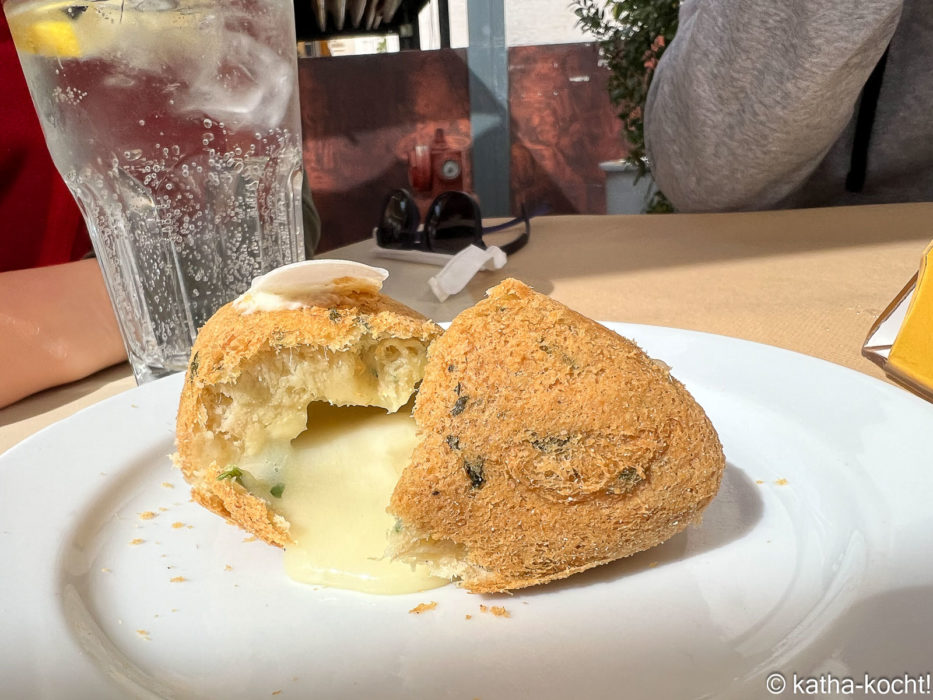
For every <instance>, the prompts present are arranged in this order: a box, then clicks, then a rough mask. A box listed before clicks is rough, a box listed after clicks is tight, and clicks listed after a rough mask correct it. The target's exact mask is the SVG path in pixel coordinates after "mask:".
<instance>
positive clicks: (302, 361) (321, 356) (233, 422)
mask: <svg viewBox="0 0 933 700" xmlns="http://www.w3.org/2000/svg"><path fill="white" fill-rule="evenodd" d="M424 365H425V346H424V344H423V343H422V342H421V341H419V340H416V339H398V338H387V339H383V340H378V341H372V340H370V341H364V342H362V343H361V344H360V345H359V346H357V347H354V348H352V349H348V350H344V351H338V352H330V351H328V350H326V349H324V348H320V347H307V346H302V347H295V348H288V349H286V350H283V351H280V352H272V353H268V354H264V355H259V356H257V357H255V358H254V359H253V360H252V361H251V362H250V363H248V364H247V365H246V366H245V367H244V368H243V370H242V371H241V372H240V374H239V375H238V376H237V378H236V380H235V381H233V382H222V383H218V384H215V385H213V386H211V387H210V388H209V389H207V390H206V396H205V406H207V414H206V421H205V427H206V428H207V430H208V432H209V433H210V436H211V437H210V439H207V440H205V441H204V442H203V446H202V450H201V458H200V461H202V462H203V463H207V464H209V463H212V462H215V463H218V464H221V465H225V466H226V465H230V466H233V465H235V466H237V467H239V468H240V469H241V470H242V471H249V472H250V474H251V475H252V477H253V478H254V479H256V480H258V481H270V480H271V479H272V478H274V474H273V472H274V471H275V470H277V469H278V467H279V466H281V462H282V460H283V459H285V458H286V456H287V450H288V445H289V443H290V442H291V441H292V440H293V439H295V438H296V437H298V435H300V434H301V433H302V432H303V431H304V430H305V429H307V428H309V427H310V428H311V429H313V425H312V426H308V406H309V405H310V404H311V403H312V402H314V401H326V402H328V403H330V404H333V405H336V406H380V407H382V408H385V409H386V410H387V411H390V412H394V411H397V410H398V409H399V408H400V407H401V406H403V405H405V403H406V402H407V401H408V399H409V398H410V397H411V395H412V392H413V391H414V388H415V386H416V385H417V383H418V382H419V381H420V380H421V377H422V376H424Z"/></svg>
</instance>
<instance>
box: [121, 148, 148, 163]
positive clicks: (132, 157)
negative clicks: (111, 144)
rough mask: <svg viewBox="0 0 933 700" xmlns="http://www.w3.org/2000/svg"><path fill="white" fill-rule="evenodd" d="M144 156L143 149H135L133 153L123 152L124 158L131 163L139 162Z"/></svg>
mask: <svg viewBox="0 0 933 700" xmlns="http://www.w3.org/2000/svg"><path fill="white" fill-rule="evenodd" d="M142 155H143V151H142V149H141V148H134V149H133V150H131V151H123V157H124V158H126V159H127V160H130V161H132V160H139V159H140V158H142Z"/></svg>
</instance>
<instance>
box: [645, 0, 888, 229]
mask: <svg viewBox="0 0 933 700" xmlns="http://www.w3.org/2000/svg"><path fill="white" fill-rule="evenodd" d="M902 4H903V0H854V1H853V2H828V1H827V0H787V1H786V2H774V0H686V1H685V2H684V4H683V5H682V6H681V11H680V22H679V27H678V30H677V34H676V35H675V36H674V39H673V40H672V41H671V44H670V46H669V47H668V49H667V51H666V52H665V53H664V55H663V56H662V57H661V60H660V62H659V63H658V67H657V71H656V73H655V75H654V79H653V82H652V84H651V88H650V90H649V94H648V101H647V104H646V108H645V138H646V146H647V153H648V159H649V161H650V163H651V170H652V174H653V176H654V178H655V181H656V182H657V183H658V186H659V187H660V189H661V191H662V192H664V193H665V194H666V195H667V197H668V198H669V199H670V200H671V202H672V203H673V204H674V206H675V207H676V208H678V209H680V210H682V211H722V210H736V209H766V208H768V207H771V206H773V205H775V204H777V203H778V202H780V201H781V200H782V199H783V198H784V197H786V196H787V195H788V194H790V193H791V192H793V191H794V190H795V189H797V188H798V187H800V185H801V184H803V182H804V181H805V180H806V179H807V178H808V177H809V175H810V174H812V173H813V171H814V170H815V169H816V167H817V166H818V165H819V163H820V161H821V160H822V159H823V157H824V156H825V155H826V153H827V152H828V150H829V148H830V147H831V146H832V144H833V143H834V142H835V141H836V139H837V138H838V137H839V135H840V133H841V132H842V131H843V129H844V128H845V126H846V124H848V122H849V120H850V119H851V117H852V114H853V112H854V108H855V105H856V103H857V101H858V98H859V94H860V92H861V89H862V87H863V86H864V84H865V81H866V80H867V79H868V76H869V74H870V73H871V71H872V69H873V68H874V66H875V64H876V63H877V62H878V59H879V58H880V57H881V54H882V53H883V52H884V50H885V48H886V47H887V45H888V43H889V41H890V40H891V36H892V35H893V33H894V30H895V27H896V26H897V22H898V19H899V17H900V12H901V6H902Z"/></svg>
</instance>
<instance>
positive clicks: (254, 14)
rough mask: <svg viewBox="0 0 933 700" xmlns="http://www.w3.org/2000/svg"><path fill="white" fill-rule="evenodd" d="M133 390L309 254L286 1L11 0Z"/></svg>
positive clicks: (48, 134) (14, 25)
mask: <svg viewBox="0 0 933 700" xmlns="http://www.w3.org/2000/svg"><path fill="white" fill-rule="evenodd" d="M3 10H4V12H5V13H6V15H7V19H8V22H9V25H10V30H11V33H12V35H13V40H14V43H15V44H16V48H17V52H18V54H19V58H20V62H21V63H22V66H23V71H24V73H25V75H26V80H27V82H28V84H29V89H30V92H31V94H32V99H33V102H34V103H35V107H36V111H37V112H38V114H39V120H40V122H41V124H42V128H43V131H44V133H45V138H46V141H47V143H48V147H49V150H50V152H51V154H52V158H53V160H54V161H55V165H56V167H57V168H58V170H59V171H60V172H61V174H62V176H63V178H64V180H65V182H66V183H67V185H68V187H69V188H70V190H71V192H72V193H73V194H74V197H75V199H76V200H77V202H78V206H79V207H80V209H81V211H82V213H83V215H84V219H85V221H86V222H87V227H88V229H89V231H90V235H91V240H92V242H93V245H94V250H95V253H96V255H97V258H98V261H99V262H100V266H101V270H102V271H103V276H104V280H105V282H106V285H107V289H108V291H109V294H110V299H111V301H112V303H113V307H114V310H115V311H116V316H117V319H118V322H119V325H120V330H121V332H122V335H123V340H124V343H125V344H126V349H127V353H128V355H129V359H130V363H131V364H132V366H133V372H134V374H135V376H136V380H137V382H139V383H142V382H145V381H148V380H150V379H153V378H156V377H160V376H163V375H165V374H168V373H171V372H174V371H178V370H182V369H184V368H185V366H186V364H187V361H188V355H189V352H190V348H191V344H192V343H193V341H194V337H195V335H196V333H197V330H198V328H199V327H200V326H201V325H202V324H203V323H204V322H205V321H206V320H207V319H208V318H209V317H210V316H211V314H213V313H214V311H216V310H217V308H218V307H220V306H221V305H222V304H224V303H225V302H227V301H230V300H231V299H233V298H235V297H236V296H237V295H238V294H240V293H242V292H243V291H245V290H246V289H247V288H248V286H249V284H250V281H251V280H252V278H253V277H255V276H257V275H259V274H262V273H264V272H267V271H269V270H271V269H273V268H275V267H278V266H280V265H284V264H287V263H291V262H295V261H297V260H301V259H303V258H304V243H303V240H302V227H301V184H302V167H301V166H302V158H301V131H300V117H299V109H298V88H297V85H298V81H297V51H296V43H295V19H294V9H293V6H292V0H122V1H121V0H83V1H80V2H79V1H76V0H68V1H66V2H63V1H62V0H5V2H3Z"/></svg>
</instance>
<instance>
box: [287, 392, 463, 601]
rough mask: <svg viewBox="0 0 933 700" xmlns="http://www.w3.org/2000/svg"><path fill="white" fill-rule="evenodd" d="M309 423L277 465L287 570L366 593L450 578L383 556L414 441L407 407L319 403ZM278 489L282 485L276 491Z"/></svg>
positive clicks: (295, 576) (403, 589)
mask: <svg viewBox="0 0 933 700" xmlns="http://www.w3.org/2000/svg"><path fill="white" fill-rule="evenodd" d="M308 426H309V427H310V429H309V430H306V431H305V432H303V433H302V434H301V435H299V436H298V437H297V438H295V440H293V441H292V443H291V448H292V449H291V452H290V454H289V455H288V457H287V458H286V459H285V460H283V461H282V462H280V466H279V468H278V469H276V470H275V477H274V478H275V480H276V482H275V483H272V484H270V487H271V488H275V487H276V486H277V485H278V486H281V487H282V488H281V492H280V496H279V497H278V498H275V499H270V500H275V508H276V510H277V511H278V512H280V513H281V514H282V515H284V516H285V517H286V518H287V519H288V521H289V522H290V523H291V529H290V530H289V533H290V534H291V536H292V538H293V539H294V540H295V542H296V544H295V545H293V546H290V547H287V548H286V550H285V556H284V561H285V571H286V573H287V574H288V575H289V576H290V577H291V578H293V579H294V580H296V581H300V582H303V583H310V584H317V585H324V586H334V587H337V588H349V589H353V590H358V591H364V592H367V593H383V594H395V593H410V592H415V591H424V590H427V589H430V588H437V587H439V586H443V585H445V584H447V583H448V580H447V579H443V578H437V577H435V576H431V575H429V574H428V573H427V572H426V571H425V567H424V566H423V565H420V564H419V565H417V566H414V567H413V566H411V565H410V564H406V563H403V562H400V561H392V560H390V559H388V558H386V557H385V556H384V552H385V549H386V542H387V534H388V532H389V531H390V530H391V529H392V527H393V526H394V524H395V520H394V518H392V516H390V515H389V514H388V513H386V510H385V509H386V506H387V505H388V503H389V498H390V496H391V495H392V490H393V489H394V488H395V484H396V483H397V482H398V478H399V476H400V475H401V473H402V470H403V469H404V468H405V466H406V465H407V464H408V460H409V458H410V457H411V452H412V450H413V449H414V446H415V422H414V420H413V419H412V417H411V411H410V407H408V406H406V407H404V408H402V409H401V410H399V411H398V412H397V413H386V412H385V410H384V409H381V408H375V407H361V406H342V407H336V406H331V405H329V404H326V403H323V402H314V403H312V404H311V406H309V408H308ZM276 490H278V489H276Z"/></svg>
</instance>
